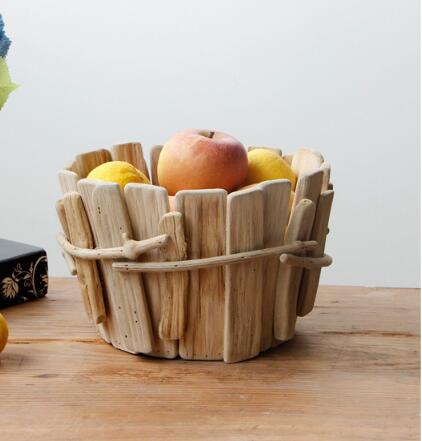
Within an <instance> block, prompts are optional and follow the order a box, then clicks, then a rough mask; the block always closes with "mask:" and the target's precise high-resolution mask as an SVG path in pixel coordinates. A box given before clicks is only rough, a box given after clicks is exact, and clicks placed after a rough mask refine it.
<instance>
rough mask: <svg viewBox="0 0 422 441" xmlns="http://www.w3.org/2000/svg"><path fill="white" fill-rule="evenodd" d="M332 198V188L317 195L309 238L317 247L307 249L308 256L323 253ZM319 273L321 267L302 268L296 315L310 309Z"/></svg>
mask: <svg viewBox="0 0 422 441" xmlns="http://www.w3.org/2000/svg"><path fill="white" fill-rule="evenodd" d="M333 198H334V191H333V190H327V191H324V192H322V193H321V195H320V197H319V202H318V207H317V210H316V213H315V220H314V224H313V228H312V233H311V236H310V237H311V239H313V240H316V241H317V242H318V247H317V248H315V249H314V250H312V251H308V252H307V255H308V256H311V257H321V256H323V255H324V250H325V241H326V238H327V231H328V221H329V219H330V212H331V206H332V204H333ZM320 275H321V269H313V270H304V272H303V276H302V282H301V285H300V291H299V297H298V304H297V315H298V316H300V317H303V316H304V315H306V314H309V313H310V312H311V311H312V309H313V307H314V303H315V297H316V293H317V290H318V284H319V277H320Z"/></svg>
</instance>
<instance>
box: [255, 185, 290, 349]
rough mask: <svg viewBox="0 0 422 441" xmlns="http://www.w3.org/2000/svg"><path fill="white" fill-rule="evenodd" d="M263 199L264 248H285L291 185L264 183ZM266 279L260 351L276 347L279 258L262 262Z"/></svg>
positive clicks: (271, 258) (263, 293) (262, 187)
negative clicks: (275, 326)
mask: <svg viewBox="0 0 422 441" xmlns="http://www.w3.org/2000/svg"><path fill="white" fill-rule="evenodd" d="M259 188H260V189H261V190H262V192H263V198H264V243H263V247H264V248H270V247H274V246H278V245H283V243H284V235H285V231H286V224H287V220H288V216H289V200H290V189H291V183H290V181H288V180H286V179H280V180H274V181H268V182H263V183H261V184H260V185H259ZM262 265H263V268H264V272H265V277H264V280H263V290H262V334H261V351H265V350H267V349H269V348H270V347H271V346H273V344H274V335H273V327H274V326H273V323H274V304H275V294H276V290H277V276H278V270H279V266H280V261H279V256H271V257H269V258H265V259H264V260H263V263H262Z"/></svg>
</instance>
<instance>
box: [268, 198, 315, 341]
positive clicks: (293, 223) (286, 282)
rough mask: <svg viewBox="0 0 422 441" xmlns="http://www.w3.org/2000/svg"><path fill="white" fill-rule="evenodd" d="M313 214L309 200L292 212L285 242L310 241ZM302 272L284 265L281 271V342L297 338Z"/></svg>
mask: <svg viewBox="0 0 422 441" xmlns="http://www.w3.org/2000/svg"><path fill="white" fill-rule="evenodd" d="M314 215H315V204H314V203H313V202H312V201H310V200H309V199H302V200H301V201H300V202H299V204H298V205H297V206H296V207H295V208H294V210H293V214H292V217H291V218H290V222H289V225H288V227H287V232H286V239H285V243H286V244H288V243H291V242H294V241H296V240H308V239H309V236H310V234H311V229H312V223H313V221H314ZM302 272H303V270H302V268H297V267H292V266H289V265H281V267H280V269H279V272H278V280H277V292H276V296H275V307H274V336H275V338H276V339H277V340H279V341H286V340H290V339H291V338H292V337H293V336H294V332H295V325H296V305H297V299H298V293H299V288H300V281H301V278H302Z"/></svg>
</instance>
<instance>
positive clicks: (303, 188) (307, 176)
mask: <svg viewBox="0 0 422 441" xmlns="http://www.w3.org/2000/svg"><path fill="white" fill-rule="evenodd" d="M323 177H324V172H323V171H322V170H321V169H318V170H314V171H312V172H309V173H304V174H303V175H300V176H299V179H298V181H297V183H296V191H295V197H294V200H293V207H296V205H298V203H299V202H300V201H301V200H302V199H309V200H310V201H312V202H313V203H314V204H315V205H318V199H319V195H320V194H321V188H322V180H323Z"/></svg>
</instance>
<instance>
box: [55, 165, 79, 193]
mask: <svg viewBox="0 0 422 441" xmlns="http://www.w3.org/2000/svg"><path fill="white" fill-rule="evenodd" d="M58 176H59V183H60V188H61V190H62V193H63V194H65V193H67V192H68V191H76V189H77V183H78V180H79V176H78V175H77V174H76V173H75V172H73V171H71V170H59V172H58Z"/></svg>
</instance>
